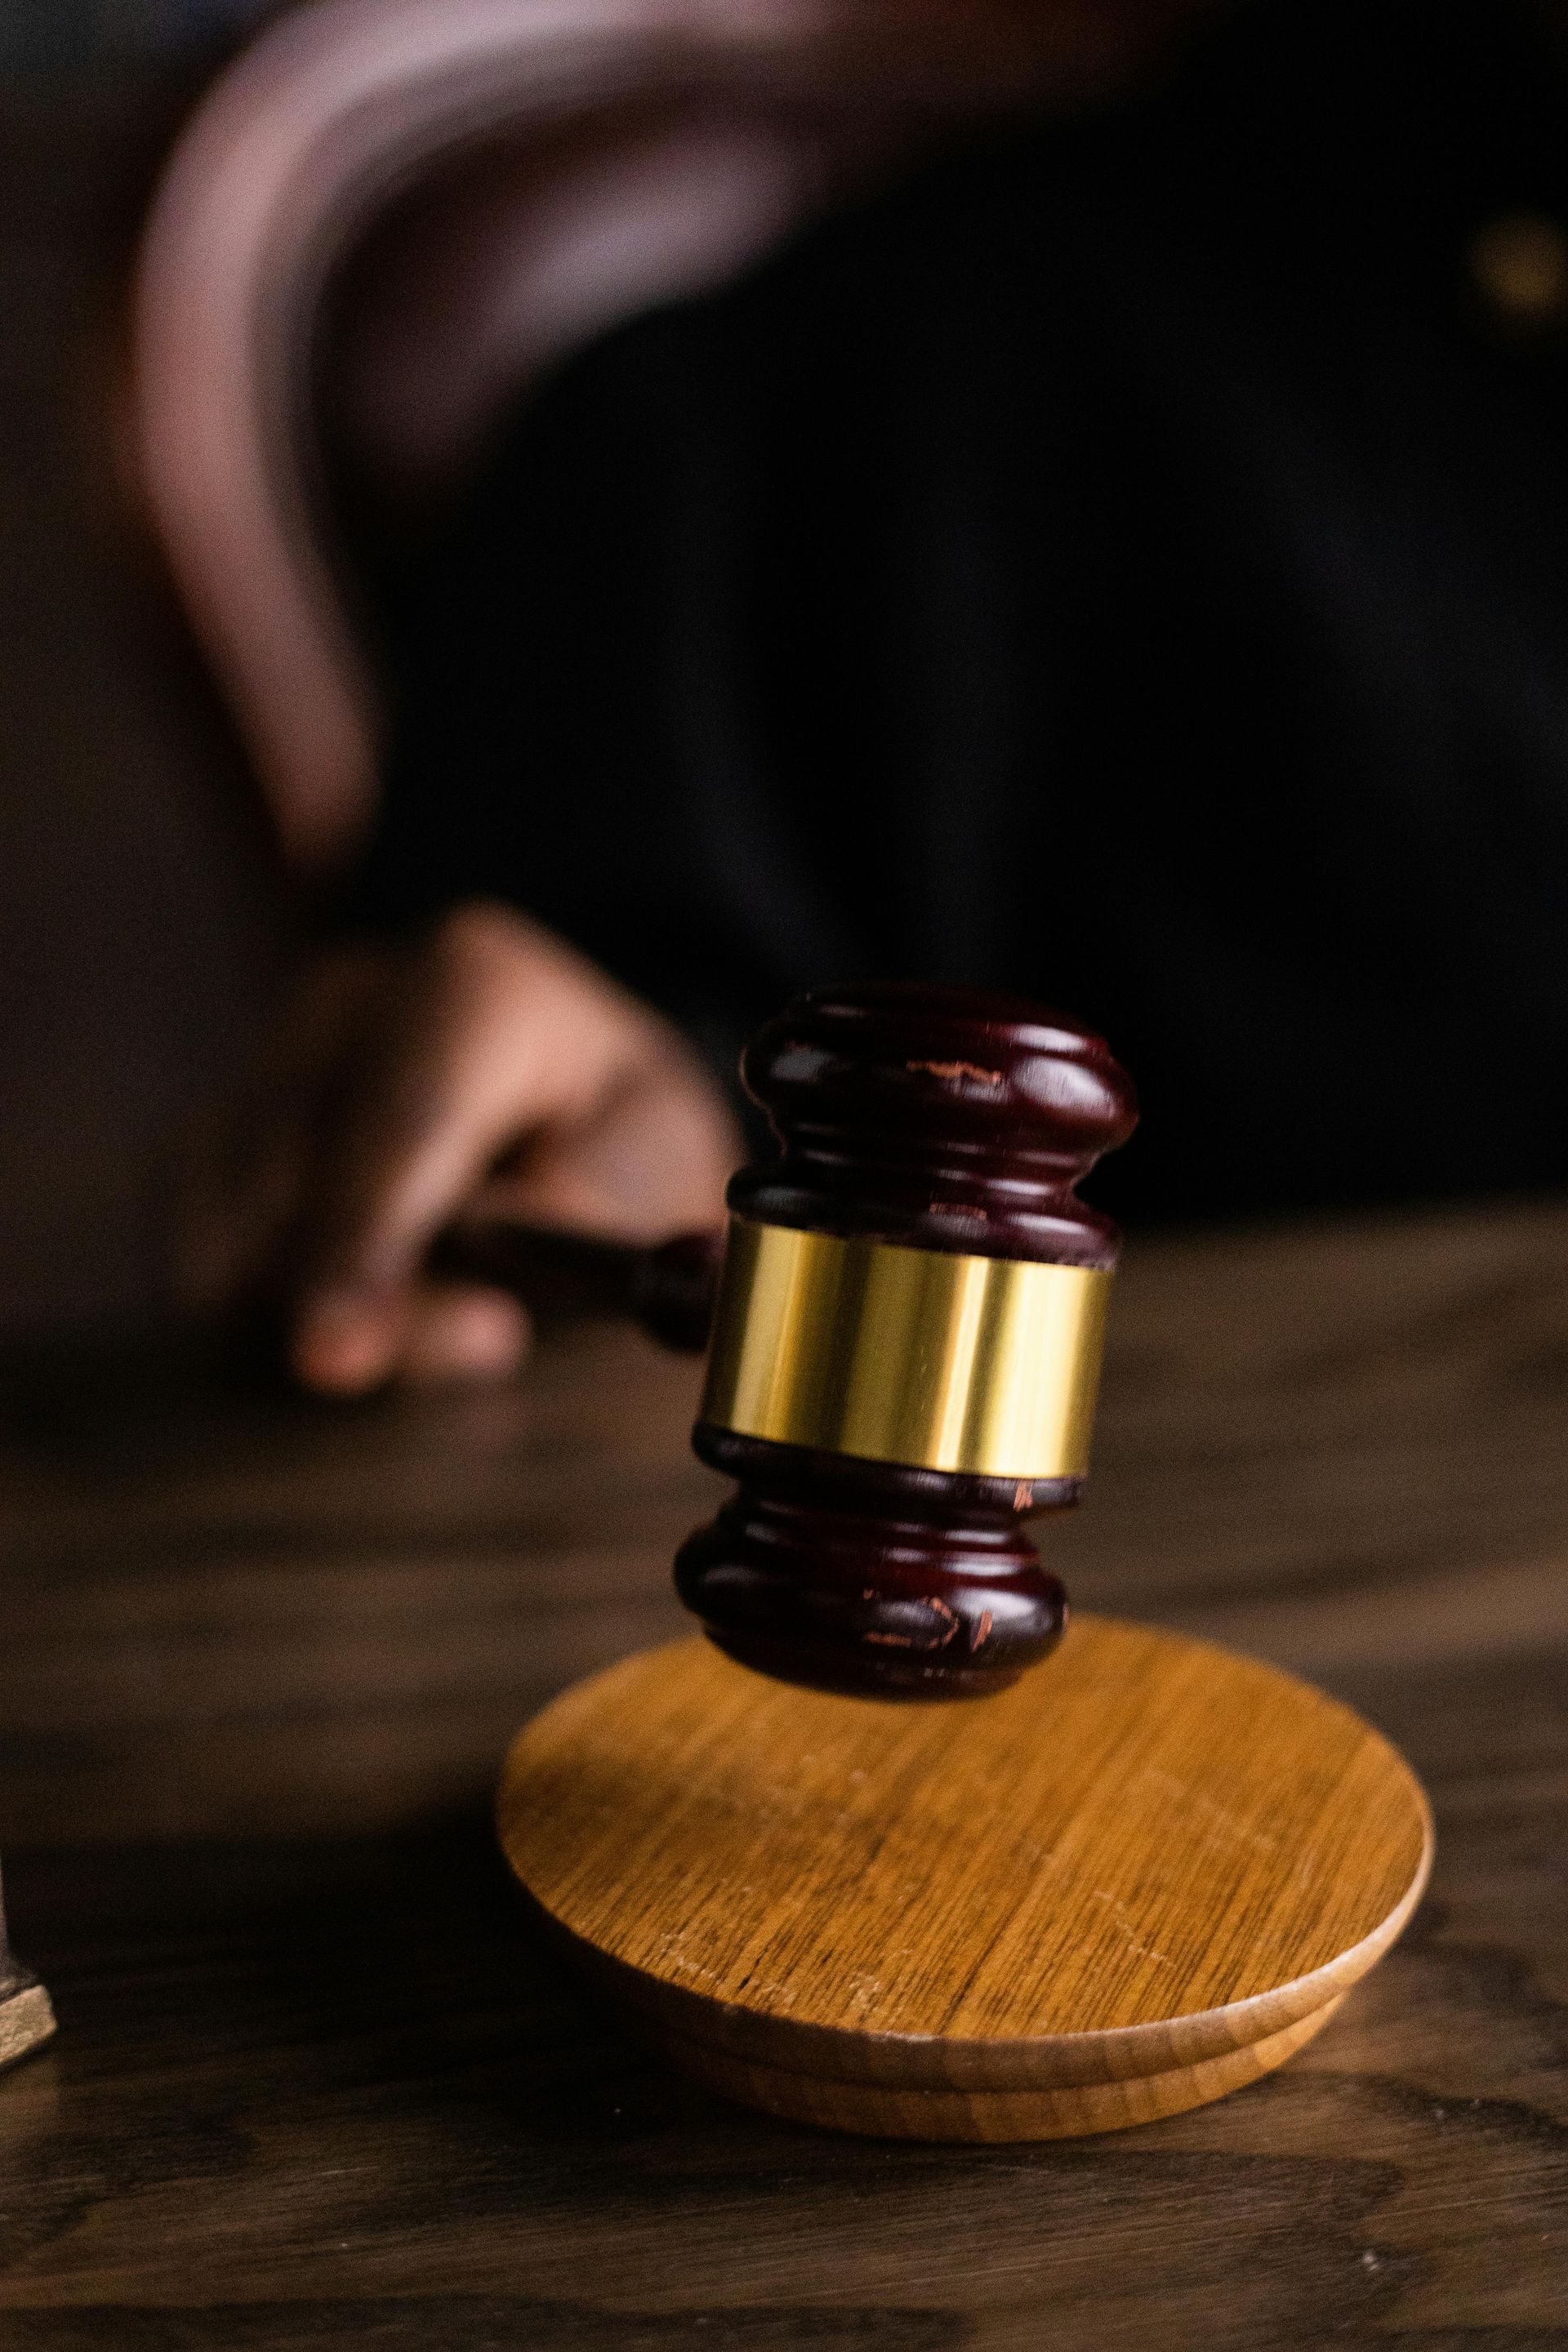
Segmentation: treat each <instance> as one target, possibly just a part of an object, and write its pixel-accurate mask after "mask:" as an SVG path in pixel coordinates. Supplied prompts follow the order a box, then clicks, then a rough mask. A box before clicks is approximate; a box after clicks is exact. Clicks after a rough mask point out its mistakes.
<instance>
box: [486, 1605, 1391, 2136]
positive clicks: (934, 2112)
mask: <svg viewBox="0 0 1568 2352" xmlns="http://www.w3.org/2000/svg"><path fill="white" fill-rule="evenodd" d="M498 1815H499V1824H500V1839H501V1843H502V1845H503V1847H504V1849H505V1851H506V1854H507V1857H508V1860H509V1861H510V1864H511V1866H512V1868H513V1869H514V1870H515V1871H516V1873H517V1875H518V1877H519V1878H520V1879H521V1882H522V1885H523V1886H524V1887H525V1888H526V1889H527V1891H528V1894H529V1895H531V1898H532V1900H533V1903H534V1904H535V1905H536V1906H537V1907H538V1910H539V1912H540V1913H541V1914H542V1916H543V1917H544V1918H545V1919H546V1920H547V1921H548V1922H549V1923H551V1925H552V1927H553V1929H554V1930H555V1931H556V1932H557V1934H558V1935H559V1936H560V1937H562V1938H563V1939H564V1942H565V1945H566V1948H568V1949H569V1950H570V1952H571V1953H572V1954H573V1956H574V1958H577V1959H578V1960H579V1961H581V1962H582V1963H583V1965H584V1967H586V1968H588V1969H591V1970H592V1971H593V1972H594V1974H595V1977H596V1978H597V1979H598V1980H599V1981H600V1982H601V1983H602V1984H603V1985H604V1986H605V1988H606V1990H608V1991H610V1992H611V1993H612V1994H613V1995H614V1996H615V1997H616V2000H618V2001H619V2003H620V2004H621V2005H622V2006H623V2008H624V2009H625V2010H626V2011H627V2012H628V2014H629V2015H630V2016H631V2017H632V2018H633V2019H634V2020H635V2021H636V2022H637V2025H638V2027H639V2028H640V2029H641V2030H642V2031H643V2032H645V2033H646V2034H647V2035H648V2036H650V2037H651V2038H652V2039H653V2040H654V2041H655V2042H657V2043H658V2046H659V2047H660V2048H661V2049H662V2050H664V2051H665V2052H667V2053H668V2055H669V2056H670V2057H671V2058H672V2059H673V2060H674V2061H675V2062H676V2063H678V2064H679V2065H680V2066H682V2067H684V2068H685V2069H686V2070H687V2072H689V2074H695V2075H697V2076H699V2077H700V2079H701V2080H702V2081H703V2082H704V2083H707V2084H710V2085H711V2086H712V2087H713V2088H715V2089H716V2090H719V2091H721V2092H725V2093H727V2094H729V2095H731V2097H734V2098H737V2099H741V2100H743V2101H746V2102H749V2103H750V2104H751V2105H755V2106H760V2107H766V2108H769V2109H771V2110H772V2111H773V2113H775V2114H778V2115H783V2116H794V2117H796V2118H798V2119H800V2120H802V2121H805V2122H809V2123H815V2124H824V2125H828V2126H834V2127H836V2128H837V2129H839V2130H843V2131H857V2132H874V2133H885V2134H893V2135H897V2136H900V2137H910V2138H918V2139H945V2140H953V2139H984V2140H1008V2139H1047V2138H1053V2137H1062V2136H1067V2135H1069V2134H1073V2133H1079V2132H1095V2131H1110V2130H1115V2129H1117V2128H1119V2127H1120V2126H1122V2125H1126V2124H1135V2123H1145V2122H1150V2121H1152V2120H1153V2119H1154V2118H1155V2117H1157V2116H1169V2115H1175V2114H1177V2113H1179V2112H1180V2110H1181V2109H1183V2108H1184V2107H1193V2106H1198V2105H1202V2104H1203V2103H1204V2102H1205V2101H1206V2100H1209V2099H1217V2098H1219V2097H1221V2096H1223V2095H1224V2094H1225V2093H1226V2092H1227V2091H1233V2090H1236V2089H1237V2088H1239V2087H1240V2085H1241V2084H1245V2083H1250V2082H1252V2081H1254V2080H1255V2079H1256V2078H1257V2077H1258V2075H1260V2074H1267V2073H1268V2071H1269V2069H1270V2068H1271V2067H1274V2066H1278V2065H1279V2064H1280V2063H1281V2062H1282V2061H1283V2060H1285V2059H1286V2058H1289V2056H1290V2054H1291V2053H1292V2052H1293V2051H1296V2050H1299V2049H1300V2047H1301V2045H1302V2043H1303V2042H1308V2041H1310V2039H1311V2037H1312V2035H1313V2034H1314V2033H1316V2032H1318V2031H1319V2029H1320V2028H1321V2026H1323V2025H1326V2024H1327V2022H1328V2021H1329V2019H1330V2018H1331V2015H1332V2014H1333V2011H1334V2010H1335V2009H1336V2008H1337V2006H1338V2004H1339V2002H1340V2000H1341V1999H1342V1996H1343V1995H1344V1993H1345V1991H1346V1990H1347V1989H1348V1988H1349V1987H1350V1986H1351V1985H1352V1984H1354V1982H1355V1981H1356V1979H1357V1978H1359V1977H1362V1976H1364V1975H1365V1973H1366V1971H1367V1970H1368V1969H1370V1968H1371V1967H1372V1966H1373V1962H1374V1961H1376V1960H1377V1959H1378V1958H1381V1956H1382V1954H1383V1953H1384V1952H1385V1951H1386V1950H1387V1949H1388V1947H1389V1946H1390V1944H1392V1943H1393V1941H1394V1937H1396V1936H1397V1935H1398V1934H1399V1931H1400V1929H1401V1928H1402V1927H1404V1925H1405V1921H1406V1920H1407V1919H1408V1918H1409V1916H1410V1914H1411V1912H1412V1911H1413V1909H1414V1908H1415V1904H1416V1901H1417V1899H1418V1898H1419V1896H1420V1893H1421V1889H1422V1887H1423V1885H1425V1883H1426V1873H1427V1869H1428V1866H1429V1864H1430V1861H1431V1854H1432V1829H1431V1820H1430V1816H1429V1814H1428V1811H1427V1807H1426V1799H1425V1797H1424V1796H1423V1794H1422V1791H1421V1789H1420V1787H1419V1785H1418V1783H1417V1782H1416V1780H1415V1777H1414V1775H1413V1774H1412V1773H1411V1771H1410V1769H1409V1767H1408V1766H1407V1765H1406V1764H1405V1761H1404V1759H1403V1758H1401V1757H1400V1756H1399V1755H1398V1754H1397V1753H1396V1751H1395V1750H1394V1748H1391V1747H1390V1746H1389V1744H1388V1742H1387V1741H1386V1740H1385V1739H1383V1738H1380V1737H1379V1735H1378V1734H1377V1733H1376V1732H1375V1731H1373V1729H1372V1728H1371V1727H1370V1726H1368V1725H1367V1724H1365V1723H1363V1721H1362V1719H1361V1717H1359V1716H1356V1715H1353V1714H1352V1712H1351V1710H1350V1709H1349V1708H1348V1707H1344V1706H1339V1705H1338V1704H1337V1703H1336V1702H1335V1701H1334V1700H1332V1699H1330V1698H1327V1697H1325V1696H1323V1694H1322V1693H1321V1691H1317V1690H1313V1689H1312V1688H1310V1685H1307V1684H1305V1683H1300V1682H1297V1681H1296V1680H1294V1679H1293V1678H1292V1677H1291V1676H1290V1675H1283V1674H1279V1673H1278V1672H1276V1671H1275V1670H1274V1669H1273V1668H1271V1667H1268V1666H1264V1665H1259V1664H1256V1663H1255V1662H1254V1661H1253V1660H1251V1659H1248V1658H1242V1657H1237V1656H1234V1655H1232V1654H1229V1653H1228V1652H1226V1651H1224V1650H1218V1649H1215V1648H1213V1647H1211V1646H1210V1645H1209V1644H1207V1643H1202V1642H1193V1641H1186V1640H1183V1639H1181V1638H1180V1637H1178V1636H1177V1635H1174V1634H1172V1633H1157V1632H1153V1631H1151V1630H1149V1629H1147V1628H1145V1627H1142V1626H1136V1625H1126V1624H1121V1623H1118V1622H1115V1621H1113V1620H1110V1619H1106V1618H1100V1619H1096V1618H1093V1617H1079V1619H1077V1620H1076V1621H1075V1622H1074V1623H1073V1625H1072V1626H1071V1628H1070V1629H1069V1631H1068V1633H1067V1635H1066V1637H1065V1639H1064V1640H1063V1643H1062V1644H1061V1647H1060V1649H1059V1650H1058V1652H1057V1654H1056V1655H1055V1656H1054V1657H1053V1658H1052V1659H1051V1660H1050V1661H1049V1662H1048V1663H1047V1664H1045V1665H1044V1666H1041V1667H1040V1668H1038V1669H1037V1671H1036V1672H1035V1673H1033V1674H1031V1675H1026V1677H1025V1678H1024V1680H1023V1681H1022V1682H1020V1683H1018V1684H1017V1685H1016V1686H1015V1687H1014V1688H1013V1689H1011V1690H1009V1691H1006V1692H1005V1693H1004V1694H1003V1695H1002V1696H999V1697H995V1698H991V1699H987V1700H983V1701H979V1702H973V1701H971V1702H963V1701H958V1702H953V1703H950V1704H947V1705H942V1706H931V1705H926V1706H890V1705H888V1704H886V1703H880V1702H878V1701H875V1700H868V1699H856V1698H837V1697H832V1696H826V1695H824V1694H820V1693H817V1692H814V1691H807V1690H800V1689H795V1688H791V1687H787V1686H785V1685H781V1684H776V1683H773V1682H768V1681H765V1680H763V1678H762V1677H761V1676H760V1675H752V1674H751V1673H748V1672H747V1670H746V1669H745V1668H744V1667H742V1666H738V1665H735V1664H731V1662H730V1661H729V1660H727V1659H726V1658H724V1657H722V1656H721V1654H720V1653H719V1652H718V1651H717V1650H715V1649H713V1648H711V1647H710V1645H709V1644H708V1643H706V1642H703V1641H700V1640H699V1641H691V1642H682V1643H675V1644H673V1645H672V1646H671V1647H669V1648H668V1649H662V1650H655V1651H651V1652H648V1653H647V1654H644V1655H642V1656H640V1657H635V1658H628V1659H626V1661H624V1663H623V1664H620V1665H617V1666H613V1667H611V1668H610V1670H609V1671H608V1672H607V1673H605V1674H602V1675H596V1676H595V1678H594V1679H593V1680H592V1681H589V1682H585V1683H582V1684H580V1685H578V1686H577V1687H576V1688H575V1689H574V1690H570V1691H567V1692H566V1693H565V1694H564V1695H563V1696H562V1697H561V1698H559V1699H557V1700H556V1701H555V1702H554V1704H553V1705H552V1706H549V1707H547V1708H546V1709H545V1711H544V1713H543V1714H542V1715H541V1716H540V1717H537V1718H536V1720H535V1721H534V1722H532V1723H531V1724H530V1725H529V1726H528V1727H527V1728H526V1729H525V1730H524V1731H523V1732H522V1733H521V1736H520V1737H519V1738H518V1740H517V1742H516V1744H515V1745H514V1747H513V1748H512V1750H511V1753H510V1757H509V1759H508V1760H507V1766H506V1771H505V1775H504V1777H503V1779H502V1781H501V1787H500V1798H499V1806H498Z"/></svg>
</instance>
